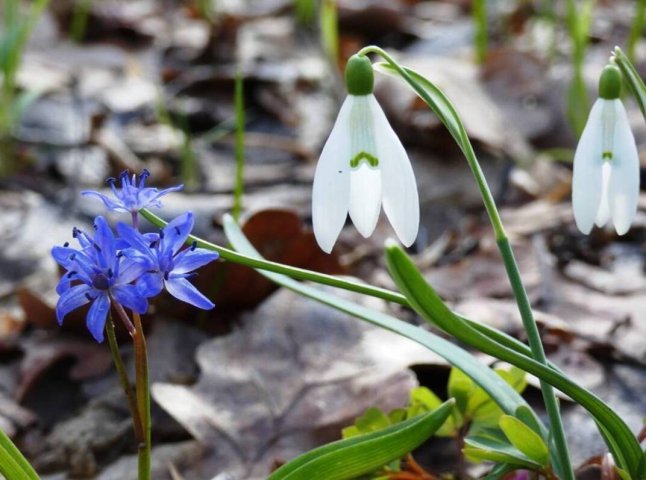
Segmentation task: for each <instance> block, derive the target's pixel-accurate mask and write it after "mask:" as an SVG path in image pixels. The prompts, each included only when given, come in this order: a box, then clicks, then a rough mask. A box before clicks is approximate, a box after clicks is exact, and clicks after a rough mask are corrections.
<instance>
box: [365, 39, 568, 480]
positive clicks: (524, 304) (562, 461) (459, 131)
mask: <svg viewBox="0 0 646 480" xmlns="http://www.w3.org/2000/svg"><path fill="white" fill-rule="evenodd" d="M368 53H376V54H377V55H379V56H380V57H382V58H383V59H384V60H386V62H388V64H389V65H390V66H391V67H392V68H393V69H394V70H395V71H396V72H397V73H398V74H399V75H400V76H401V77H402V78H403V79H404V80H405V81H406V82H407V83H408V84H409V85H410V87H411V88H412V89H413V90H414V91H415V92H416V93H417V94H418V95H419V96H420V98H421V99H422V100H424V102H425V103H426V104H427V105H428V106H429V107H430V108H431V110H433V111H434V112H435V113H437V114H438V116H439V117H440V119H441V120H443V123H444V124H445V125H447V121H446V117H447V116H448V115H450V116H452V117H453V118H452V119H451V120H452V122H451V125H450V130H451V134H452V135H453V137H454V138H455V139H456V141H457V143H458V146H459V147H460V148H461V150H462V152H463V153H464V156H465V157H466V160H467V163H468V164H469V168H470V169H471V172H472V173H473V176H474V177H475V180H476V184H477V185H478V189H479V190H480V194H481V195H482V200H483V202H484V205H485V208H486V210H487V214H488V215H489V220H490V221H491V225H492V227H493V230H494V233H495V236H496V241H497V243H498V248H499V249H500V253H501V255H502V259H503V262H504V263H505V269H506V270H507V275H508V277H509V281H510V283H511V286H512V290H513V292H514V296H515V298H516V303H517V304H518V309H519V311H520V316H521V318H522V321H523V326H524V327H525V331H526V332H527V339H528V343H529V347H530V349H531V351H532V356H533V357H534V359H536V361H538V362H539V363H541V364H543V365H547V360H546V358H545V351H544V349H543V343H542V342H541V338H540V334H539V333H538V327H537V326H536V321H535V320H534V314H533V313H532V309H531V306H530V303H529V298H528V297H527V292H526V291H525V287H524V285H523V283H522V279H521V277H520V272H519V270H518V264H517V263H516V260H515V259H514V254H513V251H512V250H511V246H510V244H509V240H508V238H507V234H506V232H505V229H504V226H503V224H502V220H501V219H500V213H499V212H498V208H497V207H496V202H495V201H494V198H493V195H492V193H491V190H490V189H489V185H488V183H487V180H486V178H485V175H484V172H483V171H482V168H481V167H480V163H479V162H478V159H477V157H476V154H475V152H474V150H473V146H472V145H471V142H470V141H469V137H468V135H467V133H466V129H465V128H464V125H463V124H462V121H461V120H460V117H459V115H458V114H457V112H456V110H455V107H453V105H452V104H451V102H450V101H449V100H448V98H447V97H446V96H445V95H444V93H443V92H442V91H440V90H439V89H438V88H437V87H435V85H433V84H432V82H430V81H429V80H427V79H424V78H423V77H422V76H421V75H419V74H415V77H416V78H413V75H411V73H415V72H412V71H411V70H408V69H406V68H404V67H402V66H400V65H399V64H398V63H397V62H396V61H395V60H394V59H393V58H392V57H391V56H390V55H388V54H387V53H386V52H384V51H383V50H382V49H381V48H379V47H375V46H370V47H365V48H363V49H361V50H360V51H359V54H360V55H365V54H368ZM420 79H423V80H424V81H423V82H421V81H420ZM429 86H430V87H432V90H431V91H432V92H433V94H434V96H435V98H433V97H432V96H431V95H430V94H429V91H428V88H429ZM425 87H426V88H425ZM447 127H449V125H447ZM541 391H542V393H543V401H544V402H545V408H546V410H547V413H548V416H549V418H550V426H551V427H552V432H553V438H554V444H555V447H556V452H557V454H558V462H557V463H558V464H559V465H560V466H561V467H562V468H561V469H560V473H561V475H562V476H563V478H564V479H565V480H574V471H573V469H572V463H571V461H570V454H569V451H568V446H567V441H566V438H565V429H564V428H563V420H562V419H561V415H560V412H559V406H558V402H557V399H556V395H555V393H554V389H553V388H552V386H551V385H550V384H549V383H547V382H545V381H541Z"/></svg>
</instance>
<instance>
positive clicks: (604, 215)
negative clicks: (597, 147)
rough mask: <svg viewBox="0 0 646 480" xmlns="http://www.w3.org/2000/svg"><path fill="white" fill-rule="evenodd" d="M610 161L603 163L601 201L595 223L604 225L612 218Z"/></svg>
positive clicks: (600, 225) (599, 225) (598, 225)
mask: <svg viewBox="0 0 646 480" xmlns="http://www.w3.org/2000/svg"><path fill="white" fill-rule="evenodd" d="M610 171H611V167H610V163H608V162H603V164H602V165H601V201H600V202H599V209H598V211H597V216H596V217H595V219H594V224H595V225H596V226H597V227H603V226H604V225H605V224H606V223H608V220H609V219H610V203H608V184H609V183H610Z"/></svg>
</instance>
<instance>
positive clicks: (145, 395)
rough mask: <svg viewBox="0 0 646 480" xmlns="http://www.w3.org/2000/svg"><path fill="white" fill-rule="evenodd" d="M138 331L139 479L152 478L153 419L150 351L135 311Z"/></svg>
mask: <svg viewBox="0 0 646 480" xmlns="http://www.w3.org/2000/svg"><path fill="white" fill-rule="evenodd" d="M132 315H133V317H134V319H135V328H136V332H135V334H134V336H133V337H132V339H133V344H134V349H135V379H136V380H135V382H136V385H137V387H136V392H137V408H138V410H139V415H140V417H141V421H142V428H143V441H142V442H140V443H139V452H138V456H139V480H149V479H150V478H151V476H150V475H151V463H150V450H151V421H150V381H149V378H148V352H147V349H146V337H145V336H144V330H143V326H142V324H141V317H140V316H139V314H138V313H136V312H133V314H132Z"/></svg>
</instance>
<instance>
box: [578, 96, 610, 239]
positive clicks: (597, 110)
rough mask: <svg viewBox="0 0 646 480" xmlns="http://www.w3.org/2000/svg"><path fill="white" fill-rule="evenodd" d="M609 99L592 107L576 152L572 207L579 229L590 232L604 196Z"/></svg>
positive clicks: (600, 100) (598, 101) (601, 100)
mask: <svg viewBox="0 0 646 480" xmlns="http://www.w3.org/2000/svg"><path fill="white" fill-rule="evenodd" d="M604 102H606V100H603V99H598V100H597V101H596V102H595V103H594V105H593V106H592V110H591V111H590V116H589V117H588V122H587V123H586V126H585V128H584V130H583V134H582V135H581V139H580V140H579V144H578V146H577V148H576V153H575V154H574V173H573V176H572V209H573V211H574V220H575V222H576V226H577V227H578V229H579V230H580V231H581V232H583V233H585V234H588V233H590V230H592V226H593V225H594V221H595V219H596V217H597V212H598V211H599V205H600V203H601V196H602V191H603V189H602V183H601V182H602V171H601V170H602V169H601V167H602V165H603V159H602V146H601V143H602V138H601V133H602V128H601V124H602V112H603V107H604Z"/></svg>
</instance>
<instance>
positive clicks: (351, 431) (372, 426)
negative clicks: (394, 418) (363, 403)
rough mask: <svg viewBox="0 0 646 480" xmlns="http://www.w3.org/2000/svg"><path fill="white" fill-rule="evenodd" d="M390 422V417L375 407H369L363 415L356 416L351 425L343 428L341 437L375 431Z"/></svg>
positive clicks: (388, 424) (387, 425)
mask: <svg viewBox="0 0 646 480" xmlns="http://www.w3.org/2000/svg"><path fill="white" fill-rule="evenodd" d="M391 424H392V422H391V421H390V419H389V418H388V417H387V416H386V414H385V413H384V412H382V411H381V410H380V409H378V408H377V407H370V408H369V409H367V410H366V411H365V412H364V414H363V415H361V416H360V417H359V418H357V419H356V420H355V422H354V425H353V426H350V427H347V428H344V429H343V432H342V436H343V438H350V437H354V436H357V435H363V434H366V433H372V432H376V431H377V430H382V429H384V428H386V427H389V426H390V425H391Z"/></svg>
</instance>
